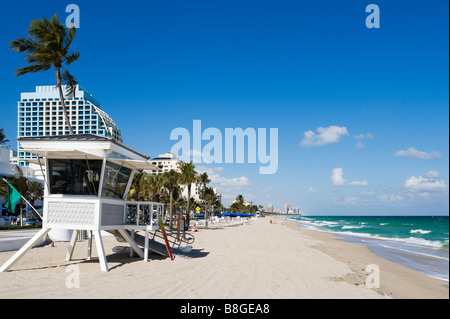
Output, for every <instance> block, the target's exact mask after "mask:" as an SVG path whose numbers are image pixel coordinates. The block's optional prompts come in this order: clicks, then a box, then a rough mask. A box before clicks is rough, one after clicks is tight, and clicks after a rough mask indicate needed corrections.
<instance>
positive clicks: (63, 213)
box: [0, 134, 164, 272]
mask: <svg viewBox="0 0 450 319" xmlns="http://www.w3.org/2000/svg"><path fill="white" fill-rule="evenodd" d="M18 141H19V143H20V145H21V147H22V149H23V152H28V153H32V154H35V155H37V158H34V159H31V160H30V161H32V162H33V163H36V164H39V165H41V170H42V173H43V175H44V176H45V186H44V189H45V191H44V207H43V209H44V211H43V225H42V229H41V230H40V231H39V232H38V233H37V234H36V235H35V236H34V237H33V238H31V239H30V240H29V241H28V242H27V243H26V244H25V245H24V246H23V247H22V248H21V249H20V250H19V251H17V252H16V253H15V254H14V255H13V256H12V257H11V258H10V259H9V260H8V261H7V262H6V263H5V264H4V265H3V266H2V267H1V268H0V272H2V271H6V270H8V269H10V268H11V267H12V266H13V265H14V263H15V262H17V261H18V260H19V259H20V258H21V257H22V256H23V255H24V254H25V253H26V252H27V251H28V250H29V249H31V248H32V247H33V246H34V245H35V244H36V243H38V242H39V241H40V240H41V239H42V238H43V237H44V236H45V235H47V234H48V233H49V232H50V230H52V229H67V230H73V235H72V239H71V241H70V245H69V249H68V252H67V255H66V260H70V259H71V258H72V253H73V250H74V247H75V244H76V241H77V235H78V232H79V231H80V230H86V231H88V233H89V234H90V236H89V237H88V239H89V242H88V243H89V244H88V258H90V251H91V245H92V235H94V239H95V243H96V247H97V252H98V256H99V261H100V268H101V270H102V271H106V272H108V271H109V268H108V264H107V261H106V256H105V251H104V248H103V242H102V236H101V233H100V232H101V231H102V230H105V231H109V232H112V233H113V234H115V235H116V237H120V238H121V239H124V240H125V241H127V242H128V244H129V245H130V247H131V248H132V249H133V250H134V251H135V252H136V253H137V254H138V255H139V256H140V257H141V258H144V259H145V260H147V257H148V232H149V231H151V230H159V229H160V226H159V223H158V218H159V217H160V216H162V214H163V211H164V205H163V204H161V203H156V202H134V201H126V198H127V195H128V192H129V189H130V187H131V183H132V180H133V175H134V174H135V172H136V171H137V170H158V168H157V167H155V166H153V165H151V164H150V163H149V162H148V159H149V157H147V156H145V155H143V154H141V153H139V152H137V151H135V150H133V149H131V148H129V147H127V146H125V145H123V144H121V143H119V142H117V141H115V140H114V139H112V138H108V137H102V136H97V135H91V134H84V135H61V136H41V137H21V138H19V139H18ZM44 170H45V171H44ZM136 230H144V231H145V235H146V236H145V252H143V251H142V250H141V248H140V247H139V246H138V245H137V244H136V242H135V241H134V239H133V238H132V236H130V234H133V233H134V231H136ZM128 231H130V233H129V232H128Z"/></svg>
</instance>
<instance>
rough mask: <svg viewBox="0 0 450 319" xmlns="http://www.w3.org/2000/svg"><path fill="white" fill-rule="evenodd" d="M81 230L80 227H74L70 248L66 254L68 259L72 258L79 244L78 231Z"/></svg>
mask: <svg viewBox="0 0 450 319" xmlns="http://www.w3.org/2000/svg"><path fill="white" fill-rule="evenodd" d="M79 232H80V231H79V230H78V229H74V230H73V233H72V238H71V239H70V244H69V249H68V250H67V254H66V261H70V260H72V255H73V251H74V250H75V245H76V244H77V239H78V233H79Z"/></svg>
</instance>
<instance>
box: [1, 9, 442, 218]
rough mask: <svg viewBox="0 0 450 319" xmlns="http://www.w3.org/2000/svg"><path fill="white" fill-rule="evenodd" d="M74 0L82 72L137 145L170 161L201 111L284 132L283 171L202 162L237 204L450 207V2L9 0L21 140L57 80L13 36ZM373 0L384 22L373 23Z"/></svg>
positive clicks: (220, 121)
mask: <svg viewBox="0 0 450 319" xmlns="http://www.w3.org/2000/svg"><path fill="white" fill-rule="evenodd" d="M70 3H75V4H77V5H78V6H79V8H80V13H81V14H80V28H79V29H78V30H77V35H76V39H75V41H74V42H73V44H72V47H73V48H74V49H78V50H79V51H80V54H81V56H80V59H79V60H78V61H77V62H76V63H74V64H73V65H72V66H71V67H70V70H71V71H72V73H73V74H74V75H75V76H76V77H77V79H78V80H79V82H80V84H81V85H82V86H83V87H85V88H86V89H87V90H89V91H90V92H91V93H92V94H93V95H94V96H95V97H96V99H97V100H99V101H100V102H101V107H102V108H103V109H104V110H105V111H106V112H107V113H108V114H109V115H110V116H111V117H112V118H113V119H114V120H115V122H116V123H117V124H118V126H119V128H120V129H121V131H122V135H123V138H124V143H125V144H127V145H129V146H131V147H133V148H135V149H137V150H139V151H141V152H143V153H145V154H147V155H149V156H152V157H154V156H157V155H158V154H160V153H164V152H167V151H169V150H170V149H171V147H172V145H173V144H174V143H175V141H171V140H170V138H169V137H170V133H171V131H172V130H173V129H175V128H177V127H184V128H186V129H188V130H189V131H190V132H192V125H193V120H201V121H202V128H203V129H205V128H208V127H214V128H217V129H219V130H220V131H221V132H222V134H224V132H225V128H237V127H241V128H243V129H245V128H255V129H257V128H267V129H269V128H278V171H277V172H276V173H275V174H273V175H260V174H259V166H260V164H259V163H257V164H236V163H234V164H211V165H207V164H197V167H198V168H199V170H201V171H207V172H208V173H209V175H210V176H211V177H212V179H213V183H212V186H215V187H216V188H217V189H218V191H219V192H221V193H223V194H224V203H225V204H230V203H231V200H232V199H233V198H234V197H236V196H237V194H243V195H244V197H245V198H246V199H248V200H252V201H253V202H254V203H256V204H261V205H263V206H266V205H268V204H273V205H274V206H275V207H282V205H283V204H284V203H285V202H289V203H291V205H292V206H294V207H299V208H300V209H301V210H303V211H304V212H305V213H306V214H310V215H314V214H342V215H345V214H359V215H364V214H381V215H383V214H388V215H389V214H426V215H427V214H448V210H449V204H448V202H449V192H448V185H449V170H448V168H449V150H448V144H449V113H448V103H449V91H448V86H449V74H448V70H449V65H448V58H449V51H448V47H449V43H448V39H449V34H448V26H449V20H448V12H449V11H448V9H449V8H448V1H446V0H445V1H444V0H437V1H398V0H391V1H384V0H374V1H350V0H348V1H332V0H327V1H323V0H321V1H222V2H218V1H153V0H151V1H137V0H131V1H126V2H123V1H95V2H94V1H81V0H80V1H72V2H69V1H56V0H55V1H39V2H35V1H21V2H20V3H18V2H12V1H9V2H5V3H4V4H2V13H1V20H0V21H1V22H0V26H1V29H2V32H1V33H0V44H1V45H0V63H1V72H0V88H1V94H0V109H1V115H0V116H1V117H0V127H3V128H4V129H5V133H6V134H7V136H8V138H9V139H10V140H13V139H14V138H15V136H16V135H17V127H16V126H17V125H16V123H17V100H18V99H19V98H20V92H23V91H33V90H34V87H35V86H36V85H50V84H53V83H55V76H54V73H53V72H51V71H49V72H46V73H42V74H30V75H26V76H23V77H21V78H15V77H14V75H13V73H14V68H15V67H21V66H23V65H25V62H24V60H23V58H24V56H23V55H20V54H17V53H15V52H12V51H10V50H9V49H8V43H9V41H11V40H12V39H14V38H16V37H20V36H25V31H26V30H27V28H28V25H29V23H30V21H31V20H32V19H34V18H42V17H43V16H46V17H51V16H52V15H53V14H54V13H56V14H57V15H58V17H59V18H60V21H61V22H64V21H65V19H66V17H67V15H68V13H66V12H65V8H66V6H67V5H68V4H70ZM370 3H375V4H377V5H378V6H379V8H380V24H381V28H379V29H368V28H367V27H366V25H365V20H366V17H367V16H368V14H369V13H366V12H365V8H366V6H367V5H368V4H370ZM305 133H306V135H305ZM191 144H192V142H191ZM205 144H206V142H204V144H203V146H204V145H205ZM13 146H15V145H13Z"/></svg>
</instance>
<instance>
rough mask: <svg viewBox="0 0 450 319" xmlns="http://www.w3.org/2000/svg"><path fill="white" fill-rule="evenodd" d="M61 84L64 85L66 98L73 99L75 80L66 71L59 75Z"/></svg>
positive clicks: (75, 86)
mask: <svg viewBox="0 0 450 319" xmlns="http://www.w3.org/2000/svg"><path fill="white" fill-rule="evenodd" d="M61 79H62V82H63V83H64V84H65V85H66V96H68V97H69V98H73V97H74V96H75V90H76V88H77V84H78V82H77V80H75V77H74V76H73V75H71V74H70V73H69V71H67V70H66V69H64V72H63V73H62V75H61Z"/></svg>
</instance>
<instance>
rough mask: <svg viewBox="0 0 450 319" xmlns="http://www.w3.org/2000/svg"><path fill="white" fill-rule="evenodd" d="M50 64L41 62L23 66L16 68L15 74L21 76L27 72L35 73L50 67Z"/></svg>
mask: <svg viewBox="0 0 450 319" xmlns="http://www.w3.org/2000/svg"><path fill="white" fill-rule="evenodd" d="M50 67H51V65H42V64H31V65H27V66H24V67H23V68H19V69H16V73H15V75H16V76H22V75H24V74H27V73H36V72H42V71H47V70H48V69H50Z"/></svg>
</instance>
